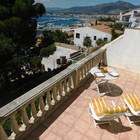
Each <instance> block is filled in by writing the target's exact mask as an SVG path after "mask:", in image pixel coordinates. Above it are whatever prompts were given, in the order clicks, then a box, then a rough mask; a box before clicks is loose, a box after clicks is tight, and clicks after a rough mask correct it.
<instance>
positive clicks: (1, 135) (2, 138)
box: [0, 123, 8, 140]
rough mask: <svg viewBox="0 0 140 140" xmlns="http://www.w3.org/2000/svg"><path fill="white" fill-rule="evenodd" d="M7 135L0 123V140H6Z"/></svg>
mask: <svg viewBox="0 0 140 140" xmlns="http://www.w3.org/2000/svg"><path fill="white" fill-rule="evenodd" d="M7 139H8V138H7V134H6V133H5V131H4V128H3V126H2V123H0V140H7Z"/></svg>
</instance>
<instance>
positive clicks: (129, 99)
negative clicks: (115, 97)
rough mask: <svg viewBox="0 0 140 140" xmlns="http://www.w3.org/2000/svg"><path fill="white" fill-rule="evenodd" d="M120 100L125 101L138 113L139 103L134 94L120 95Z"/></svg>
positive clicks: (139, 109)
mask: <svg viewBox="0 0 140 140" xmlns="http://www.w3.org/2000/svg"><path fill="white" fill-rule="evenodd" d="M122 99H123V100H124V99H126V100H127V102H128V103H129V104H130V105H131V107H132V108H133V109H134V110H135V111H140V101H139V99H138V97H137V95H136V94H126V95H122Z"/></svg>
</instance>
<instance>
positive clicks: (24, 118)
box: [21, 107, 29, 127]
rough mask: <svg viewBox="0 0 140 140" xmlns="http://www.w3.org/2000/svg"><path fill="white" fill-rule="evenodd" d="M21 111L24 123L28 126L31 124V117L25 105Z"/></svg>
mask: <svg viewBox="0 0 140 140" xmlns="http://www.w3.org/2000/svg"><path fill="white" fill-rule="evenodd" d="M21 113H22V119H23V123H24V124H25V126H26V127H27V126H28V125H29V118H28V115H27V112H26V109H25V107H24V108H22V109H21Z"/></svg>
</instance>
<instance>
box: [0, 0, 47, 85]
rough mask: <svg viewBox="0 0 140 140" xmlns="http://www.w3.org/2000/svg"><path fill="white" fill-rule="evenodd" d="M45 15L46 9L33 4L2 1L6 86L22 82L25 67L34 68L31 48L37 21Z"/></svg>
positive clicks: (1, 69) (0, 38)
mask: <svg viewBox="0 0 140 140" xmlns="http://www.w3.org/2000/svg"><path fill="white" fill-rule="evenodd" d="M44 12H45V7H44V6H43V5H42V4H40V3H35V2H34V0H1V1H0V33H1V35H0V58H1V60H0V61H1V62H0V73H1V79H2V80H3V81H4V82H6V83H8V82H9V81H11V78H14V80H16V79H20V78H21V75H22V74H23V75H24V74H25V73H26V70H25V69H23V67H26V66H27V65H28V64H29V65H31V61H30V60H31V58H32V56H30V47H32V46H34V44H35V37H36V25H37V21H36V17H38V16H40V15H42V14H43V13H44ZM34 59H35V58H34ZM37 59H38V58H37ZM34 62H37V61H34ZM37 63H38V62H37ZM34 66H35V65H34ZM0 82H1V81H0Z"/></svg>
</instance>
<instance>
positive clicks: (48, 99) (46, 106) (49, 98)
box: [45, 91, 51, 110]
mask: <svg viewBox="0 0 140 140" xmlns="http://www.w3.org/2000/svg"><path fill="white" fill-rule="evenodd" d="M46 96H47V97H46V105H45V110H49V108H50V106H51V96H50V91H48V92H47V93H46Z"/></svg>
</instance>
